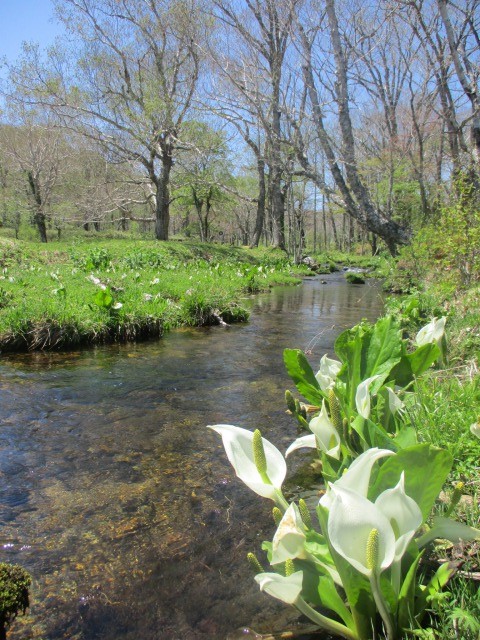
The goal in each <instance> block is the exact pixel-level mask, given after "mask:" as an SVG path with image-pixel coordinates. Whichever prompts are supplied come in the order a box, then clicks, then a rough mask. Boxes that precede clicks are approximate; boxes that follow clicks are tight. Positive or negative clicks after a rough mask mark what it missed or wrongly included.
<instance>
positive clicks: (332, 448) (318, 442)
mask: <svg viewBox="0 0 480 640" xmlns="http://www.w3.org/2000/svg"><path fill="white" fill-rule="evenodd" d="M308 427H309V429H310V430H311V431H312V432H313V434H312V435H308V436H302V437H301V438H297V439H296V440H295V441H294V442H292V444H291V445H290V446H289V447H288V449H287V450H286V452H285V456H288V455H290V453H292V451H295V450H296V449H301V448H303V447H310V448H313V449H315V447H317V446H318V448H319V449H320V451H324V452H325V453H327V454H328V455H329V456H332V457H333V458H336V459H337V460H338V458H339V457H340V442H341V441H340V435H339V433H338V431H337V430H336V429H335V427H334V426H333V423H332V422H331V420H330V418H329V417H328V413H327V408H326V406H325V400H323V401H322V409H321V411H320V413H319V415H318V416H315V418H312V419H311V420H310V422H309V424H308Z"/></svg>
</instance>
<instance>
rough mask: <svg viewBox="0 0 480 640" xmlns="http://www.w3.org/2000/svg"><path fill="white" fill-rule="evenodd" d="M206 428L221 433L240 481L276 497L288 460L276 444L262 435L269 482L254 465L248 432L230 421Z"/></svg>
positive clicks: (226, 451) (257, 490) (250, 437)
mask: <svg viewBox="0 0 480 640" xmlns="http://www.w3.org/2000/svg"><path fill="white" fill-rule="evenodd" d="M208 429H213V431H216V432H217V433H218V434H220V435H221V436H222V442H223V446H224V448H225V453H226V454H227V457H228V459H229V461H230V463H231V465H232V467H233V468H234V470H235V473H236V474H237V476H238V477H239V478H240V480H242V481H243V482H244V483H245V484H246V485H247V487H249V488H250V489H251V490H252V491H254V492H255V493H257V494H258V495H260V496H262V497H264V498H270V499H272V500H275V499H276V497H277V491H278V490H280V488H281V486H282V483H283V481H284V480H285V476H286V475H287V463H286V462H285V458H284V457H283V455H282V454H281V453H280V451H279V450H278V449H277V447H275V446H274V445H273V444H272V443H271V442H269V441H268V440H266V439H265V438H262V443H263V448H264V451H265V458H266V460H267V476H268V479H269V480H270V483H271V484H269V483H267V482H265V481H264V480H263V479H262V477H261V476H260V473H259V471H258V469H257V467H256V465H255V460H254V457H253V433H252V432H251V431H248V430H247V429H242V428H240V427H235V426H233V425H231V424H215V425H209V426H208Z"/></svg>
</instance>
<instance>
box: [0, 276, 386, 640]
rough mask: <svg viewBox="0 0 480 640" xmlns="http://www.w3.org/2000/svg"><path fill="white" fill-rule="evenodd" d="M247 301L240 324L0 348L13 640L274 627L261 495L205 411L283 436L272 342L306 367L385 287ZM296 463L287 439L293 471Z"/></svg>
mask: <svg viewBox="0 0 480 640" xmlns="http://www.w3.org/2000/svg"><path fill="white" fill-rule="evenodd" d="M321 279H323V280H326V284H322V283H321ZM247 304H250V305H251V308H252V316H251V320H250V322H249V323H248V324H245V325H235V326H232V327H230V328H227V329H225V328H221V327H210V328H203V329H185V330H178V331H173V332H171V333H169V334H168V335H167V336H165V337H164V338H162V339H161V340H159V341H156V342H146V343H141V344H129V345H122V346H118V345H115V346H109V347H101V348H96V349H89V350H83V351H78V352H68V353H50V354H48V353H47V354H25V355H16V356H4V357H2V360H1V361H0V398H1V401H0V426H1V428H0V481H1V482H0V491H1V496H0V519H1V529H0V531H1V538H0V543H1V544H2V545H3V546H2V553H1V559H2V560H3V561H8V562H13V563H18V564H21V565H22V566H24V567H25V568H26V569H27V570H28V571H29V572H30V573H31V574H32V576H33V586H32V590H31V608H30V609H29V610H28V612H27V615H26V616H20V617H19V618H18V619H17V620H16V621H15V623H14V624H13V626H12V629H11V631H10V632H9V638H10V640H27V639H36V640H38V639H42V640H57V639H65V640H67V639H68V640H80V639H81V640H96V639H102V640H133V639H135V640H157V639H162V640H202V639H208V640H217V639H218V640H225V639H226V638H230V639H233V638H237V637H243V634H242V633H240V632H238V631H236V630H238V629H241V628H243V627H245V626H248V627H251V628H253V629H256V630H263V631H264V632H265V631H266V630H269V629H273V628H275V625H277V626H278V625H279V624H282V625H283V624H286V625H287V626H288V624H289V623H290V620H289V619H288V616H291V612H289V611H288V610H287V612H286V608H285V607H283V606H282V605H281V604H280V603H276V602H274V601H272V600H271V599H270V598H269V597H268V596H265V595H264V594H260V593H259V592H258V588H257V585H256V584H255V583H254V581H253V578H252V575H251V573H250V569H249V567H248V565H247V563H246V560H245V557H246V554H247V552H248V551H252V550H253V551H255V552H256V553H257V555H258V556H259V557H262V552H261V550H260V547H261V542H262V540H263V539H269V538H271V536H272V535H273V530H274V528H273V523H272V521H271V517H270V513H271V506H272V505H271V503H270V502H269V501H265V500H263V499H261V498H259V497H257V496H255V495H254V494H252V493H251V492H250V491H249V490H248V489H247V488H246V487H244V485H243V484H242V483H241V482H240V481H239V480H237V479H236V478H235V476H234V473H233V471H232V470H231V467H230V465H229V463H228V461H227V460H226V456H225V454H224V452H223V447H222V445H221V441H220V438H219V436H218V435H217V434H215V433H213V432H211V431H210V430H207V429H206V425H207V424H215V423H230V424H236V425H238V426H242V427H245V428H248V429H254V428H257V427H259V428H260V429H261V431H262V434H263V435H264V436H265V437H267V438H268V439H270V440H271V441H272V442H274V443H275V444H276V445H277V446H278V447H279V448H280V449H281V450H282V451H284V450H285V449H286V447H287V446H288V444H289V443H290V442H291V441H292V440H293V439H294V438H295V437H296V435H297V431H296V427H295V424H294V423H293V420H292V419H291V418H290V417H289V416H288V415H286V413H285V404H284V391H285V389H287V388H290V389H291V388H292V387H293V384H292V383H291V381H290V379H289V377H288V375H287V373H286V371H285V369H284V366H283V360H282V353H283V349H284V348H301V349H305V350H308V352H309V357H310V359H311V362H312V366H314V367H315V366H316V364H318V361H319V359H320V357H321V356H322V355H323V354H324V353H325V352H328V353H330V354H332V346H333V341H334V339H335V337H336V336H337V335H338V334H339V333H340V332H341V331H342V330H343V329H345V328H348V327H351V326H353V325H354V324H356V323H357V322H358V321H360V320H361V319H362V318H368V319H371V320H373V319H375V318H376V317H377V316H378V315H379V314H380V313H381V310H382V296H381V291H380V287H379V286H378V284H376V283H375V282H374V281H368V282H367V284H366V285H364V286H357V285H349V284H348V283H346V281H345V279H344V276H343V274H341V273H339V274H332V275H329V276H321V278H313V279H309V280H306V281H305V282H304V283H303V284H302V285H301V286H298V287H281V288H276V289H274V290H273V291H272V292H271V293H268V294H262V295H259V296H255V297H254V298H252V299H251V301H249V302H247ZM305 464H306V463H305V455H303V454H302V453H301V452H297V453H295V454H293V455H292V462H291V464H289V469H291V473H292V474H295V472H297V471H298V467H301V466H302V465H303V466H305ZM290 482H291V483H293V484H294V483H295V476H294V475H293V477H292V479H291V481H290ZM285 612H286V613H285ZM285 616H286V617H285Z"/></svg>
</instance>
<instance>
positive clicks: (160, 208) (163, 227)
mask: <svg viewBox="0 0 480 640" xmlns="http://www.w3.org/2000/svg"><path fill="white" fill-rule="evenodd" d="M172 166H173V159H172V150H171V149H170V148H168V149H166V150H164V151H163V154H162V172H161V174H160V177H159V178H158V181H157V191H156V199H157V201H156V207H155V237H156V239H157V240H168V226H169V223H170V172H171V170H172Z"/></svg>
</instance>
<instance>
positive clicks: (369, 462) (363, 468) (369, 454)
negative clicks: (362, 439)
mask: <svg viewBox="0 0 480 640" xmlns="http://www.w3.org/2000/svg"><path fill="white" fill-rule="evenodd" d="M394 455H395V453H394V452H393V451H390V450H389V449H379V448H378V447H372V448H371V449H367V450H366V451H364V452H363V453H361V454H360V455H359V456H358V458H356V459H355V460H354V461H353V462H352V464H351V465H350V466H349V468H348V469H347V471H346V472H345V473H344V474H343V476H340V478H339V479H338V480H337V481H336V482H334V483H333V484H330V485H329V488H328V490H327V493H326V494H325V495H324V496H323V497H322V498H321V499H320V504H321V505H322V506H323V507H326V508H327V509H329V508H330V505H331V502H332V495H331V489H333V488H334V487H341V488H344V489H351V490H352V491H355V492H356V493H358V494H360V495H361V496H363V497H366V496H367V493H368V485H369V483H370V474H371V472H372V467H373V465H374V464H375V463H376V462H377V460H380V459H381V458H385V457H387V456H394Z"/></svg>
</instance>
